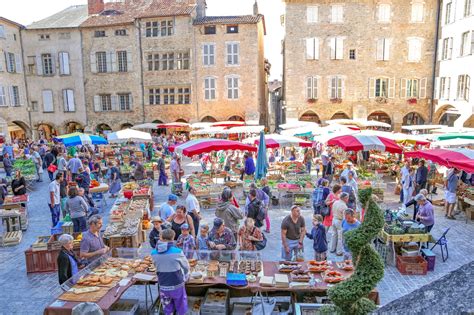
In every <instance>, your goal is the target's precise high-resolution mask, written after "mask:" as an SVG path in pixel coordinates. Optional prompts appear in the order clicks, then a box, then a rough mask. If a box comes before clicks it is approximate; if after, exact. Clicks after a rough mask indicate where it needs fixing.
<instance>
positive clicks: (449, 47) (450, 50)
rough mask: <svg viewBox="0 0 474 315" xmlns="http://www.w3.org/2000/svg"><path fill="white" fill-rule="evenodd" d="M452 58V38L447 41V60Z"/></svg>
mask: <svg viewBox="0 0 474 315" xmlns="http://www.w3.org/2000/svg"><path fill="white" fill-rule="evenodd" d="M451 58H453V38H452V37H450V38H449V39H448V59H451Z"/></svg>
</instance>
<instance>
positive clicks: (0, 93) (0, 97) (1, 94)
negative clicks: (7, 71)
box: [0, 85, 8, 106]
mask: <svg viewBox="0 0 474 315" xmlns="http://www.w3.org/2000/svg"><path fill="white" fill-rule="evenodd" d="M5 93H6V92H5V87H3V86H1V85H0V106H8V104H7V96H6V94H5Z"/></svg>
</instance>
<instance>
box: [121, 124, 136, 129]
mask: <svg viewBox="0 0 474 315" xmlns="http://www.w3.org/2000/svg"><path fill="white" fill-rule="evenodd" d="M132 127H133V125H132V124H130V123H124V124H122V125H120V130H124V129H129V128H132Z"/></svg>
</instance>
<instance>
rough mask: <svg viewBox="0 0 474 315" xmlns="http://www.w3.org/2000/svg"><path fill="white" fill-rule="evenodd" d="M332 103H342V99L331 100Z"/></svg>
mask: <svg viewBox="0 0 474 315" xmlns="http://www.w3.org/2000/svg"><path fill="white" fill-rule="evenodd" d="M331 103H342V99H341V98H331Z"/></svg>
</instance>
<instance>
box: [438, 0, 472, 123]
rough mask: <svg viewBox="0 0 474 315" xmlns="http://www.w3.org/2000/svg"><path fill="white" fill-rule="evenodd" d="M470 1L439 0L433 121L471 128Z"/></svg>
mask: <svg viewBox="0 0 474 315" xmlns="http://www.w3.org/2000/svg"><path fill="white" fill-rule="evenodd" d="M473 78H474V1H471V0H464V1H452V0H448V1H443V4H442V11H441V15H440V34H439V42H438V73H437V77H436V93H435V99H436V100H437V101H435V104H436V106H435V112H434V122H435V123H440V124H446V125H450V126H453V125H454V126H455V127H459V128H460V127H474V116H473V115H474V94H473V92H472V90H473V88H474V83H473Z"/></svg>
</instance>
